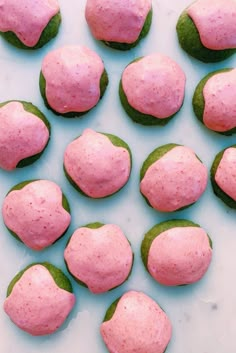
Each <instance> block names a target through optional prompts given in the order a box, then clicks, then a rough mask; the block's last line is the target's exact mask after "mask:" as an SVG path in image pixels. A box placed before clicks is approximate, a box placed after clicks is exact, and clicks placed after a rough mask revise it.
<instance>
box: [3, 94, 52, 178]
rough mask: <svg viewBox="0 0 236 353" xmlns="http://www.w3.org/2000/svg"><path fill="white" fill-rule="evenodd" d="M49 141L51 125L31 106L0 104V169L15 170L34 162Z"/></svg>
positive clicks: (15, 103)
mask: <svg viewBox="0 0 236 353" xmlns="http://www.w3.org/2000/svg"><path fill="white" fill-rule="evenodd" d="M49 138H50V124H49V122H48V120H47V119H46V117H45V116H44V115H43V113H42V112H41V111H40V110H39V109H38V108H37V107H35V106H34V105H33V104H32V103H28V102H23V101H8V102H3V103H1V104H0V168H2V169H5V170H9V171H10V170H14V169H15V168H21V167H25V166H27V165H29V164H32V163H33V162H35V161H36V160H37V159H38V158H39V157H40V156H41V154H42V153H43V151H44V150H45V148H46V147H47V144H48V142H49Z"/></svg>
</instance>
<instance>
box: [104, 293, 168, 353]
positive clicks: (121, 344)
mask: <svg viewBox="0 0 236 353" xmlns="http://www.w3.org/2000/svg"><path fill="white" fill-rule="evenodd" d="M100 332H101V335H102V338H103V340H104V342H105V344H106V346H107V348H108V351H109V352H111V353H113V352H120V353H122V352H125V353H133V352H145V353H153V352H155V353H164V352H165V350H166V347H167V345H168V343H169V341H170V338H171V333H172V328H171V323H170V320H169V318H168V317H167V315H166V313H165V312H164V311H163V310H162V309H161V308H160V307H159V305H158V304H157V303H156V302H155V301H154V300H153V299H151V298H150V297H148V296H147V295H146V294H144V293H142V292H135V291H130V292H127V293H125V294H124V295H122V297H121V298H118V299H117V300H116V301H115V302H114V303H113V304H112V305H111V306H110V307H109V309H108V310H107V312H106V315H105V318H104V322H103V323H102V324H101V327H100Z"/></svg>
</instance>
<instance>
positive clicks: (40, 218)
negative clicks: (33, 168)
mask: <svg viewBox="0 0 236 353" xmlns="http://www.w3.org/2000/svg"><path fill="white" fill-rule="evenodd" d="M2 214H3V219H4V222H5V224H6V226H7V227H8V228H9V229H11V230H12V231H13V232H14V233H16V234H17V235H18V237H19V238H20V239H21V240H22V241H23V243H25V245H27V246H28V247H29V248H31V249H33V250H42V249H44V248H45V247H47V246H50V245H51V244H53V243H54V242H55V241H56V240H57V239H58V238H59V237H60V236H61V235H62V234H63V233H64V232H65V230H66V229H67V228H68V226H69V224H70V219H71V217H70V214H69V213H68V212H67V211H66V210H65V209H64V208H63V207H62V191H61V189H60V187H59V186H58V185H56V184H55V183H53V182H51V181H49V180H38V181H34V182H32V183H30V184H27V185H26V186H24V187H23V188H22V189H21V190H14V191H11V192H10V193H9V194H8V195H7V196H6V198H5V200H4V203H3V208H2Z"/></svg>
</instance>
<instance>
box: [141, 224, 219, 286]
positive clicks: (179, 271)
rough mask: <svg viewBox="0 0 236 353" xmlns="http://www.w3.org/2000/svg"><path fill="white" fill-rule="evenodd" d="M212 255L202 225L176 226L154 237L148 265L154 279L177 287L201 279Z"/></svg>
mask: <svg viewBox="0 0 236 353" xmlns="http://www.w3.org/2000/svg"><path fill="white" fill-rule="evenodd" d="M211 258H212V250H211V247H210V244H209V239H208V236H207V234H206V232H205V231H204V230H203V229H202V228H199V227H176V228H171V229H169V230H166V231H164V232H163V233H161V234H160V235H158V236H157V237H156V238H155V239H154V240H153V242H152V245H151V247H150V250H149V254H148V263H147V267H148V270H149V272H150V274H151V275H152V277H154V278H155V280H156V281H158V282H160V283H161V284H164V285H166V286H178V285H182V284H190V283H194V282H196V281H198V280H200V279H201V278H202V276H203V275H204V274H205V272H206V271H207V269H208V266H209V264H210V262H211Z"/></svg>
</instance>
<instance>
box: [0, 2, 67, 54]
mask: <svg viewBox="0 0 236 353" xmlns="http://www.w3.org/2000/svg"><path fill="white" fill-rule="evenodd" d="M60 23H61V14H60V8H59V4H58V1H57V0H40V1H32V0H20V1H15V0H3V1H2V3H1V8H0V34H1V35H2V37H3V38H4V39H6V40H7V41H8V42H10V43H11V44H12V45H14V46H16V47H18V48H20V49H38V48H41V47H42V46H44V45H45V44H46V43H48V42H49V41H50V40H51V39H52V38H54V37H55V36H56V35H57V33H58V30H59V27H60Z"/></svg>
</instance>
